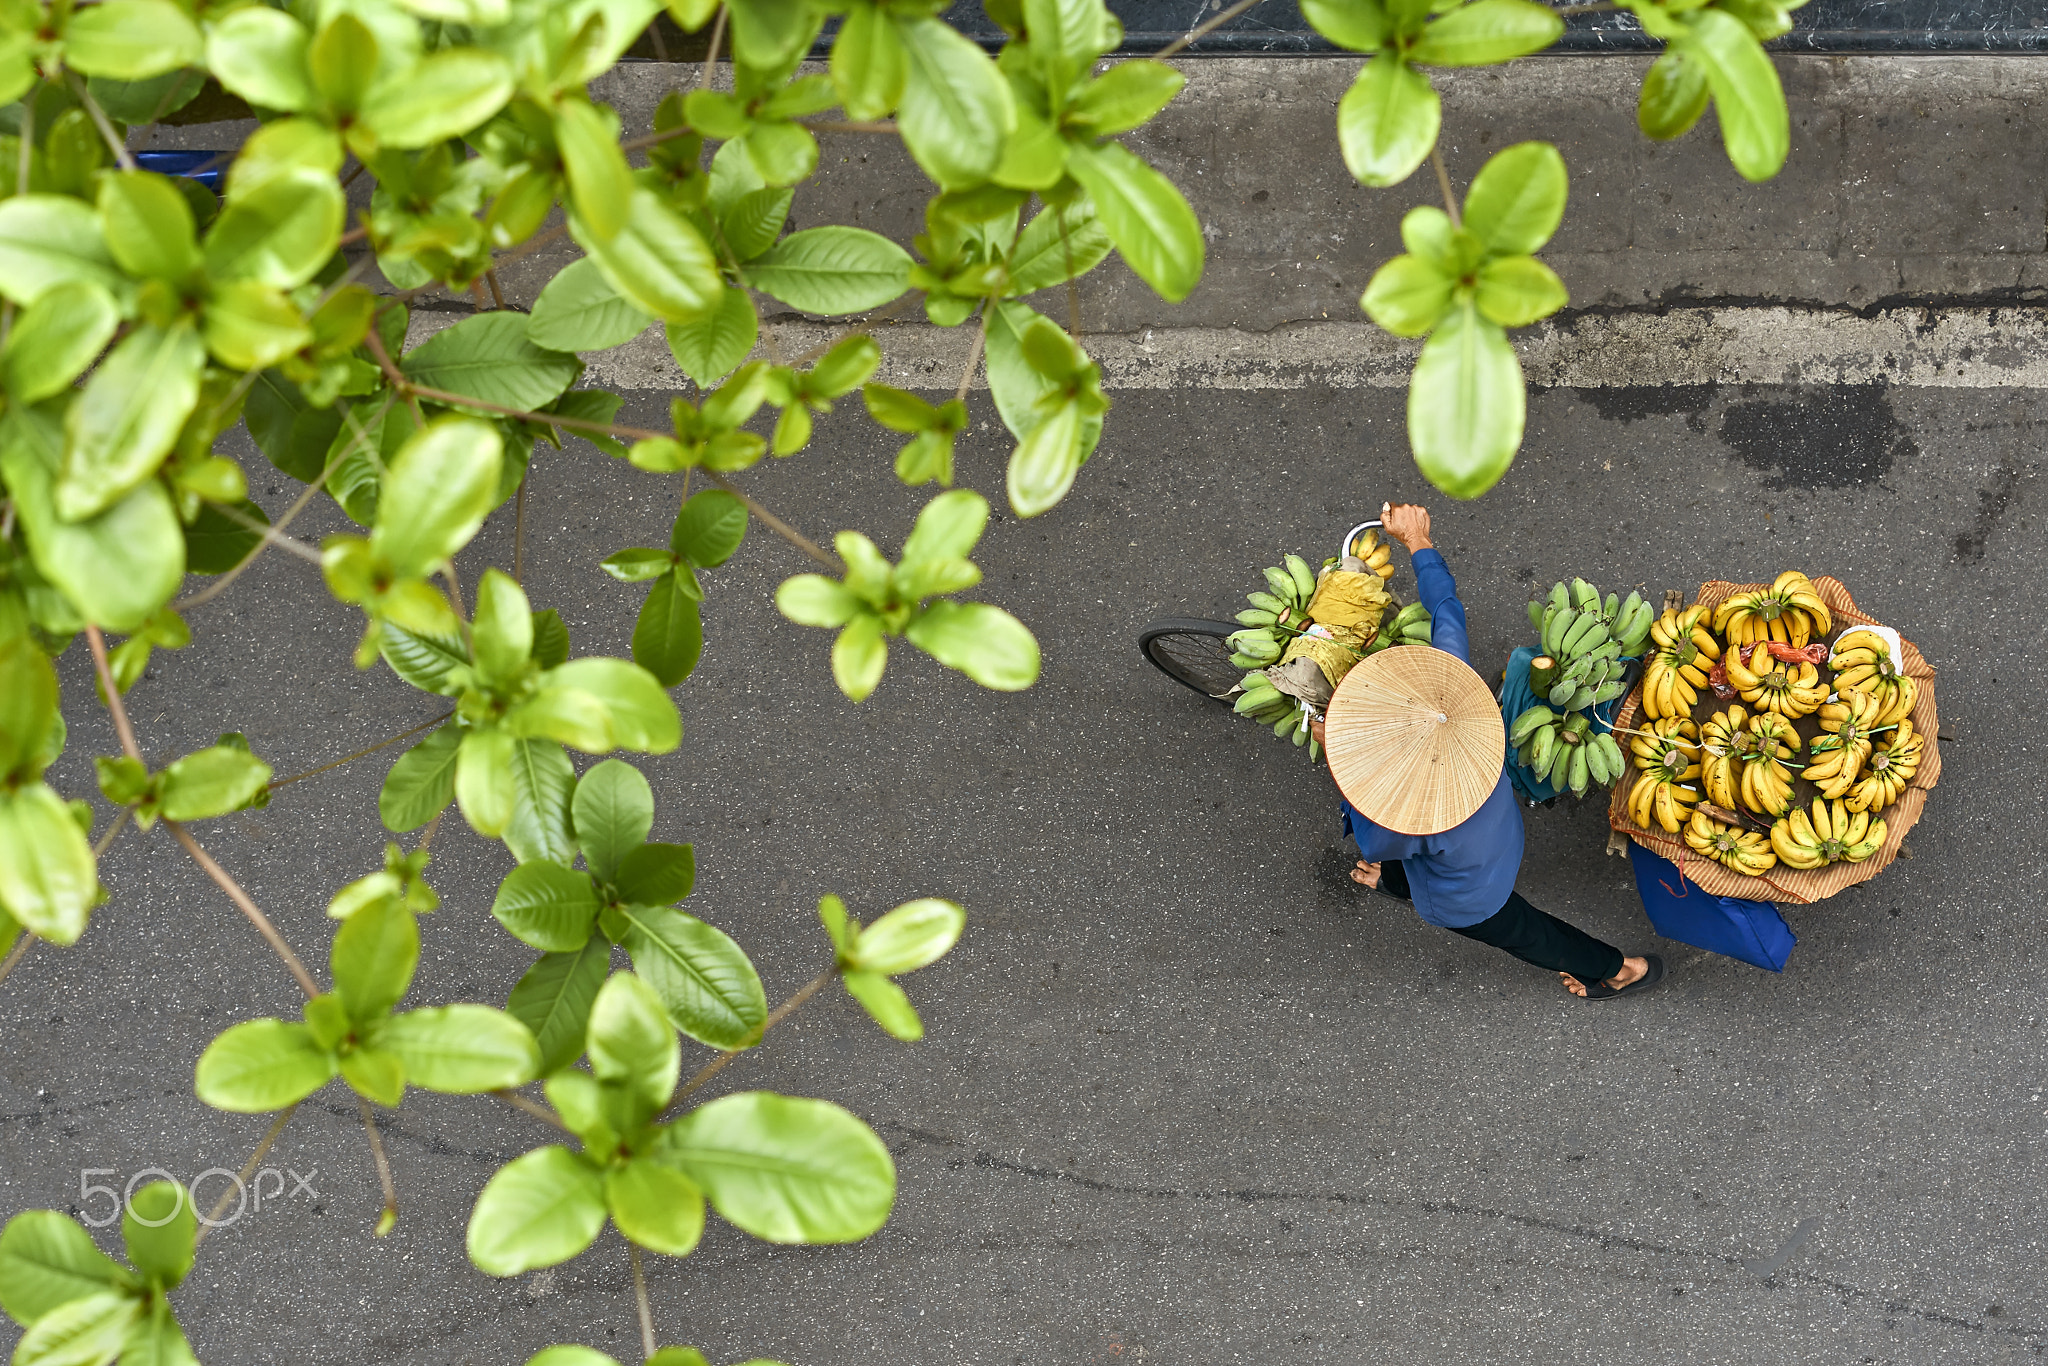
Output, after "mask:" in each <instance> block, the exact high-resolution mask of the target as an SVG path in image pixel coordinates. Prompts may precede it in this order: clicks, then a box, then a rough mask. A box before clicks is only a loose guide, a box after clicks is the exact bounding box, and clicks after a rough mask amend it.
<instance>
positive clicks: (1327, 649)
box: [1280, 632, 1363, 688]
mask: <svg viewBox="0 0 2048 1366" xmlns="http://www.w3.org/2000/svg"><path fill="white" fill-rule="evenodd" d="M1339 634H1342V635H1345V636H1349V635H1350V633H1349V632H1341V633H1339ZM1353 639H1355V637H1353ZM1304 658H1305V659H1312V660H1314V661H1315V663H1316V667H1317V668H1319V669H1321V670H1322V671H1323V677H1324V678H1327V679H1329V680H1330V686H1331V687H1332V688H1334V687H1336V686H1337V684H1338V683H1340V682H1342V681H1343V678H1344V675H1345V674H1348V673H1350V672H1351V666H1352V665H1354V664H1356V663H1358V661H1359V660H1360V659H1361V658H1363V655H1362V653H1361V650H1360V647H1358V646H1356V645H1352V644H1349V643H1347V641H1344V640H1325V639H1323V638H1322V637H1321V636H1306V635H1304V636H1296V637H1295V638H1294V639H1293V640H1292V641H1291V642H1289V643H1288V646H1287V651H1286V653H1284V654H1282V655H1281V656H1280V662H1281V663H1282V664H1289V663H1292V662H1293V661H1294V660H1297V659H1304Z"/></svg>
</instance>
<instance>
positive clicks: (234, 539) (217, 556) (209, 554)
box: [185, 498, 270, 574]
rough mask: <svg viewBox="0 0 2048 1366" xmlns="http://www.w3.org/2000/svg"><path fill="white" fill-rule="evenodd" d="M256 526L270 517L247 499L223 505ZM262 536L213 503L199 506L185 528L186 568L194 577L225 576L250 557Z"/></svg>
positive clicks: (268, 522)
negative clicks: (195, 575)
mask: <svg viewBox="0 0 2048 1366" xmlns="http://www.w3.org/2000/svg"><path fill="white" fill-rule="evenodd" d="M225 506H227V507H231V508H233V509H234V510H235V511H236V512H239V513H240V514H241V515H242V516H244V517H247V518H248V519H249V520H250V521H252V522H255V523H256V524H257V525H258V526H268V525H269V524H270V518H269V517H268V516H266V515H265V514H264V511H263V509H262V508H261V507H258V506H257V505H256V504H255V503H253V502H251V501H249V500H248V499H247V498H243V499H240V500H238V501H236V502H233V503H229V504H226V505H225ZM261 539H263V537H262V533H261V532H258V531H252V530H251V529H250V528H248V527H247V526H244V525H243V524H242V523H241V522H239V521H236V520H235V519H234V518H232V517H230V516H228V515H227V513H226V512H224V511H222V510H221V508H219V507H216V506H215V505H214V504H212V503H202V504H200V506H199V512H198V514H197V515H196V516H194V517H193V519H192V523H191V525H189V526H187V527H186V528H185V568H186V569H187V570H188V571H189V572H191V573H194V574H225V573H227V571H228V570H230V569H233V568H234V567H235V566H236V565H238V564H240V563H241V562H242V561H243V560H245V559H247V558H248V557H249V552H250V551H252V550H254V549H255V548H256V543H257V542H258V541H260V540H261Z"/></svg>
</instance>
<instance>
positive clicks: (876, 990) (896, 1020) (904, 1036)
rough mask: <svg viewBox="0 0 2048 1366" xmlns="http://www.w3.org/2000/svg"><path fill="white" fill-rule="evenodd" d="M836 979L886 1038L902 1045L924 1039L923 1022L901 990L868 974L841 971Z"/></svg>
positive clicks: (887, 980) (880, 977)
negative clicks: (884, 1032)
mask: <svg viewBox="0 0 2048 1366" xmlns="http://www.w3.org/2000/svg"><path fill="white" fill-rule="evenodd" d="M839 980H840V982H841V983H842V984H843V985H844V986H845V987H846V991H847V994H848V995H850V996H852V997H853V999H854V1000H856V1001H859V1002H860V1005H861V1009H862V1010H865V1011H866V1012H867V1013H868V1017H869V1018H870V1019H872V1020H873V1021H874V1022H875V1023H876V1024H878V1025H880V1026H881V1027H882V1028H883V1029H884V1030H885V1031H886V1032H887V1033H888V1034H889V1035H890V1037H892V1038H896V1039H901V1040H902V1041H903V1042H904V1043H916V1042H917V1041H918V1040H919V1039H922V1038H923V1037H924V1021H923V1020H920V1019H919V1018H918V1017H917V1008H916V1007H915V1006H913V1005H911V1004H910V997H909V996H907V995H905V994H904V991H903V988H902V987H899V986H897V985H896V984H895V983H894V982H892V981H890V980H889V979H888V978H886V977H883V976H880V975H878V974H876V973H872V972H845V973H841V974H840V976H839Z"/></svg>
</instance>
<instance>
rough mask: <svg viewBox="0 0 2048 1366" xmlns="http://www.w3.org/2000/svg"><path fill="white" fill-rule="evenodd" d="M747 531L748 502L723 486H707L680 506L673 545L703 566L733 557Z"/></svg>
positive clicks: (712, 566) (710, 566)
mask: <svg viewBox="0 0 2048 1366" xmlns="http://www.w3.org/2000/svg"><path fill="white" fill-rule="evenodd" d="M746 535H747V505H746V504H745V503H743V502H741V501H740V500H739V499H738V498H737V497H736V496H734V495H733V494H730V493H727V492H725V491H724V490H723V489H706V490H704V491H703V492H702V493H699V494H697V495H696V496H694V497H692V498H691V499H690V500H689V501H688V502H686V503H684V504H683V505H682V506H681V507H680V508H678V509H677V510H676V520H675V522H674V524H673V525H671V526H670V528H669V535H668V544H669V549H671V550H673V551H674V552H675V553H676V554H678V555H681V556H684V557H685V558H687V559H688V560H689V561H690V562H691V563H692V564H695V565H697V566H698V567H700V568H703V569H716V568H717V567H718V566H719V565H722V564H724V563H725V562H726V561H727V560H729V559H731V558H732V557H733V555H734V554H735V553H736V552H737V551H738V550H739V548H740V544H741V542H743V541H744V540H745V539H746Z"/></svg>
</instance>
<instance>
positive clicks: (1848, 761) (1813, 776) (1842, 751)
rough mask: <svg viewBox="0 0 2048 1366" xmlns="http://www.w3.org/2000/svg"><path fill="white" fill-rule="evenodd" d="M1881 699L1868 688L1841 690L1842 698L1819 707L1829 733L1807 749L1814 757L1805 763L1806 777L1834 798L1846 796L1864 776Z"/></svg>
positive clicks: (1822, 727) (1824, 728)
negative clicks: (1868, 690) (1847, 691)
mask: <svg viewBox="0 0 2048 1366" xmlns="http://www.w3.org/2000/svg"><path fill="white" fill-rule="evenodd" d="M1878 710H1879V703H1878V700H1877V699H1876V698H1874V697H1872V696H1871V695H1870V694H1869V693H1867V692H1849V693H1842V694H1840V700H1839V701H1835V702H1829V703H1827V704H1826V705H1824V706H1822V707H1821V709H1820V728H1821V729H1822V730H1823V731H1826V732H1827V734H1825V735H1822V736H1820V737H1819V738H1818V739H1816V740H1815V741H1814V742H1813V744H1812V746H1811V747H1810V748H1809V749H1808V750H1807V752H1808V753H1809V754H1811V755H1812V756H1813V757H1812V758H1811V759H1810V760H1809V761H1808V763H1807V765H1806V774H1805V776H1806V781H1808V782H1810V783H1812V784H1813V785H1814V786H1815V787H1818V788H1819V789H1820V795H1821V796H1823V797H1826V798H1827V799H1828V800H1829V801H1833V800H1834V799H1835V798H1837V797H1843V796H1847V795H1848V792H1849V789H1850V788H1852V787H1854V786H1855V785H1856V780H1857V779H1858V778H1860V777H1862V776H1863V763H1864V760H1866V759H1868V758H1869V757H1870V746H1871V743H1872V737H1871V732H1872V731H1874V730H1876V729H1877V727H1878V722H1877V713H1878Z"/></svg>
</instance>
